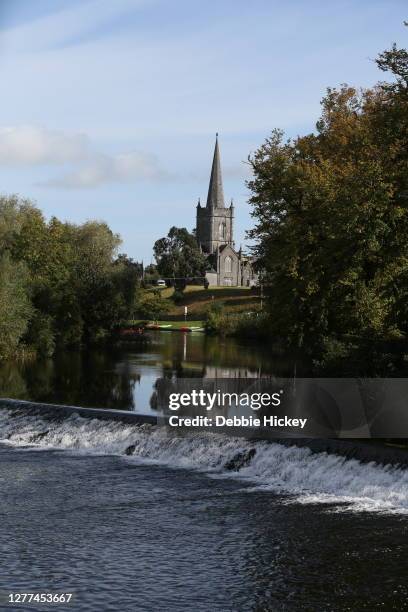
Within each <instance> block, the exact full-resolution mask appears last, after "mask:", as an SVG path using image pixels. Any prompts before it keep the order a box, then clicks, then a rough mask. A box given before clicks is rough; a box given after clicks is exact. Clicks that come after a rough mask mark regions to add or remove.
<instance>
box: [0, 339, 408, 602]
mask: <svg viewBox="0 0 408 612" xmlns="http://www.w3.org/2000/svg"><path fill="white" fill-rule="evenodd" d="M292 368H293V364H292V363H290V362H287V363H286V362H282V361H276V360H274V359H270V358H269V357H268V352H267V351H266V352H265V353H264V352H261V351H259V350H258V349H256V348H255V347H253V348H251V347H248V346H245V345H240V344H238V343H235V342H230V341H228V342H219V341H218V340H217V339H211V338H205V337H203V336H199V335H183V334H173V333H167V334H166V333H161V334H154V335H153V339H152V342H151V343H150V344H146V345H140V346H138V347H132V348H127V349H121V350H117V351H114V352H112V351H110V352H102V351H101V352H96V353H86V354H85V353H84V354H75V353H71V354H65V355H57V356H56V358H55V359H54V360H48V361H42V362H34V363H31V364H28V363H26V364H25V365H16V364H14V365H11V364H8V365H4V366H3V367H2V368H1V370H0V377H1V391H0V396H3V397H4V396H8V397H11V396H13V397H20V398H23V399H32V400H36V401H43V402H61V403H67V404H77V405H82V406H99V407H101V406H105V407H110V408H126V409H130V410H136V411H140V412H146V411H154V407H152V406H151V401H150V400H151V395H152V393H153V392H154V385H155V381H156V380H157V379H158V378H161V377H163V376H168V375H172V376H174V375H178V376H180V377H187V376H192V377H202V376H208V377H211V378H212V377H214V375H215V374H217V375H218V376H228V377H232V376H237V377H242V376H256V375H258V374H259V373H261V372H279V374H282V375H288V374H289V372H290V371H291V370H292ZM0 440H1V442H0V490H1V496H0V514H1V521H0V538H1V542H2V571H1V586H0V596H1V597H2V598H3V599H2V601H5V600H4V597H5V595H6V594H7V593H9V592H13V591H14V592H15V591H20V592H21V591H27V590H30V591H31V592H32V591H33V590H34V591H40V592H50V591H51V592H56V591H59V592H60V591H65V592H72V593H73V603H72V605H60V606H58V609H60V610H78V611H80V612H88V611H93V610H108V611H109V610H112V611H113V610H115V611H116V610H121V611H125V612H127V611H129V612H130V611H132V612H133V611H138V610H141V611H147V612H148V611H152V612H156V611H159V610H169V611H175V612H178V611H203V612H208V610H211V611H212V610H214V611H220V612H228V611H231V612H232V611H234V612H235V611H246V610H248V611H259V612H260V611H270V612H275V611H280V610H282V611H291V612H292V611H293V612H295V611H298V610H310V611H316V612H323V611H343V610H344V611H346V610H351V611H354V610H356V611H360V610H369V611H371V610H405V609H408V603H407V602H408V588H407V581H406V568H407V561H406V559H407V553H408V545H407V539H408V538H407V536H408V528H407V517H408V471H407V470H400V469H398V468H391V467H390V466H388V467H387V466H385V467H381V466H378V465H373V464H371V465H364V464H361V463H359V462H357V461H355V460H345V459H344V458H340V457H337V456H333V455H332V456H328V455H326V454H312V453H311V452H310V451H309V450H308V449H306V448H295V447H292V448H286V447H283V446H281V445H279V444H271V443H267V442H261V441H258V442H250V441H245V440H238V439H234V438H224V437H223V436H222V435H216V434H208V433H201V434H195V435H193V434H191V435H172V434H170V433H169V432H167V431H166V430H163V429H162V428H157V427H151V426H142V427H137V426H135V425H129V424H124V423H121V422H109V421H98V420H96V419H93V420H91V419H83V418H80V417H78V416H76V415H73V416H70V417H65V418H63V419H61V418H56V419H55V420H51V421H49V420H48V421H47V420H44V419H43V418H41V417H40V416H39V415H38V414H30V413H24V412H23V411H17V412H13V411H10V410H7V409H4V408H1V409H0ZM130 444H132V445H134V447H135V452H134V454H133V455H132V456H127V455H126V454H125V451H126V449H127V448H128V447H129V445H130ZM249 447H250V448H255V449H256V454H255V455H254V457H253V459H252V460H251V462H250V463H249V464H247V465H245V466H243V467H242V469H240V470H239V471H237V472H231V471H229V470H227V469H226V464H227V463H228V461H229V460H230V459H231V458H233V457H234V455H236V453H237V451H242V450H246V449H248V448H249ZM1 609H2V608H1ZM5 609H6V608H5ZM15 609H27V610H29V609H36V608H35V607H34V608H31V607H26V608H24V607H21V606H20V607H18V606H17V605H16V606H15ZM37 609H40V608H38V607H37ZM41 609H47V608H41Z"/></svg>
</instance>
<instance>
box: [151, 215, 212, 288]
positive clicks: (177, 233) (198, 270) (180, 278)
mask: <svg viewBox="0 0 408 612" xmlns="http://www.w3.org/2000/svg"><path fill="white" fill-rule="evenodd" d="M153 252H154V256H155V258H156V261H157V270H158V271H159V273H160V274H161V276H162V277H164V278H165V279H168V282H169V283H171V284H174V285H176V286H179V287H180V288H184V287H185V284H186V282H187V279H196V280H198V279H200V278H202V279H204V275H205V273H206V271H207V270H208V261H207V258H206V257H205V255H204V254H203V253H201V251H200V249H199V247H198V244H197V240H196V239H195V236H194V235H193V234H190V232H188V231H187V230H186V228H184V227H182V228H179V227H172V228H171V229H170V231H169V233H168V234H167V236H166V237H165V238H160V240H156V242H155V243H154V247H153Z"/></svg>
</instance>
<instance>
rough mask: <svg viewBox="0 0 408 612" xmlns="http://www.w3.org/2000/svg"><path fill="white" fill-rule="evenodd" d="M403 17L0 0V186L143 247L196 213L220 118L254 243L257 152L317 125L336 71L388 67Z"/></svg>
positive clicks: (187, 2)
mask: <svg viewBox="0 0 408 612" xmlns="http://www.w3.org/2000/svg"><path fill="white" fill-rule="evenodd" d="M407 18H408V11H407V4H406V0H353V1H351V0H349V1H346V0H331V2H327V0H325V1H323V0H290V1H289V0H279V1H278V0H252V1H251V2H249V1H243V0H208V1H207V2H203V1H202V0H172V1H170V0H35V1H33V0H2V1H1V4H0V30H1V32H0V71H1V72H0V74H1V80H2V104H1V116H0V184H1V191H2V192H3V193H19V194H20V195H22V196H25V197H30V198H33V199H35V200H36V202H37V204H38V205H39V207H40V208H42V210H43V211H44V212H45V214H46V215H47V217H49V216H51V215H56V216H58V217H59V218H61V219H67V220H70V221H74V222H82V221H84V220H86V219H93V218H96V219H103V220H105V221H107V222H108V223H109V225H110V226H111V227H112V229H113V230H114V231H116V232H118V233H120V234H121V236H122V238H123V246H122V251H124V252H127V253H128V254H129V255H130V256H132V257H134V258H136V259H139V260H140V259H143V260H144V261H145V262H146V263H148V262H150V260H151V256H152V255H151V248H152V244H153V242H154V240H156V239H157V238H160V237H161V236H163V235H165V234H166V233H167V231H168V229H169V227H170V226H171V225H177V226H186V227H187V228H189V229H191V228H192V227H193V226H194V221H195V219H194V217H195V205H196V203H197V198H198V197H199V196H201V199H202V200H204V201H205V198H206V193H207V187H208V179H209V173H210V164H211V158H212V153H213V146H214V137H215V132H216V131H218V132H219V133H220V147H221V158H222V164H223V173H224V191H225V196H226V198H227V199H229V198H230V197H233V198H234V202H235V205H236V231H235V233H236V236H235V238H236V243H237V246H239V244H240V243H241V242H242V243H243V244H244V245H245V239H244V233H245V229H247V228H248V227H250V225H251V218H250V215H249V207H248V204H247V198H248V193H247V191H246V188H245V178H246V177H247V173H248V168H247V166H246V164H245V163H244V162H245V160H246V158H247V156H248V153H250V152H251V151H254V150H255V149H256V148H257V147H258V146H259V145H260V144H261V143H262V142H263V140H264V139H265V138H266V137H267V136H268V134H269V133H270V131H271V130H272V129H273V128H275V127H280V128H282V129H284V130H285V131H286V133H287V135H288V136H295V135H297V134H299V133H305V132H309V131H311V130H313V129H314V125H315V122H316V119H317V118H318V115H319V110H320V109H319V104H320V100H321V98H322V96H323V95H324V92H325V89H326V87H327V86H337V85H339V84H340V83H343V82H347V83H350V84H353V85H359V86H369V85H371V84H372V83H374V82H375V81H377V80H379V79H380V78H383V75H382V74H381V73H379V71H378V70H377V68H376V66H375V64H374V62H373V61H372V60H373V59H374V58H375V57H376V55H377V54H378V52H380V51H382V50H383V49H385V48H388V47H389V46H390V45H391V43H392V42H393V41H396V42H397V43H398V44H400V45H404V46H407V30H406V28H404V27H403V25H402V22H403V20H404V19H407Z"/></svg>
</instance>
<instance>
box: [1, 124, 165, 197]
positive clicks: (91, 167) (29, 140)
mask: <svg viewBox="0 0 408 612" xmlns="http://www.w3.org/2000/svg"><path fill="white" fill-rule="evenodd" d="M1 164H3V165H8V166H41V165H44V166H64V167H68V170H67V171H66V172H65V173H64V174H63V175H62V176H60V177H56V178H52V179H48V180H46V181H42V182H40V183H39V185H40V186H42V187H57V188H61V189H63V188H66V189H74V188H79V189H81V188H92V187H98V186H99V185H102V184H106V183H128V182H134V181H139V180H144V181H161V180H166V179H169V178H171V177H170V175H169V174H168V173H167V172H165V171H164V170H163V169H162V168H161V167H160V164H159V161H158V159H157V157H156V156H155V155H153V154H151V153H146V152H141V151H131V152H127V153H121V154H118V155H108V154H106V153H104V152H101V151H98V150H97V149H95V147H93V146H92V143H91V141H90V139H89V138H88V136H87V135H86V134H69V133H66V132H62V131H58V130H49V129H47V128H43V127H37V126H30V125H26V126H15V127H4V128H0V165H1Z"/></svg>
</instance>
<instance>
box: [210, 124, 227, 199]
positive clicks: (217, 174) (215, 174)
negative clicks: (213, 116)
mask: <svg viewBox="0 0 408 612" xmlns="http://www.w3.org/2000/svg"><path fill="white" fill-rule="evenodd" d="M207 208H224V190H223V187H222V176H221V162H220V150H219V147H218V133H217V134H216V136H215V148H214V157H213V163H212V168H211V178H210V186H209V188H208V197H207Z"/></svg>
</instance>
